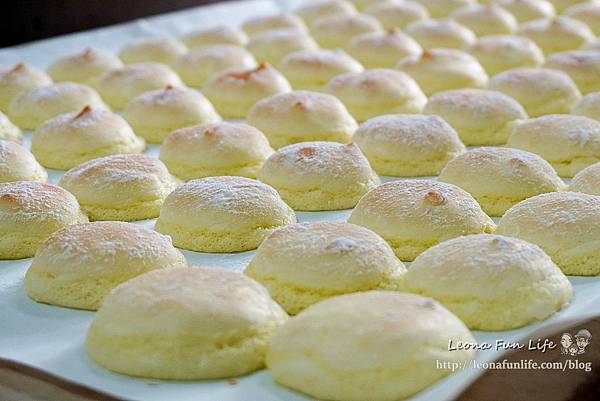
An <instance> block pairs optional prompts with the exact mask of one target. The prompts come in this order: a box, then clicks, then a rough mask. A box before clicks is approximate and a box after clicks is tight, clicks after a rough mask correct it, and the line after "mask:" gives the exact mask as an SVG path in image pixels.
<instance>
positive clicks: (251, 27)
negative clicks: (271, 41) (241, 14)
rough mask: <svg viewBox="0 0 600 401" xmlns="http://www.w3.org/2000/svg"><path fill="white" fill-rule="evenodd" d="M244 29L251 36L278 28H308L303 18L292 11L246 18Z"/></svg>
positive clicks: (301, 29)
mask: <svg viewBox="0 0 600 401" xmlns="http://www.w3.org/2000/svg"><path fill="white" fill-rule="evenodd" d="M242 29H243V30H244V32H246V34H248V36H250V37H252V36H255V35H258V34H261V33H264V32H267V31H273V30H277V29H295V30H299V31H306V30H307V28H306V25H305V24H304V21H302V18H300V17H299V16H297V15H295V14H291V13H281V14H273V15H267V16H260V17H254V18H251V19H249V20H246V21H245V22H244V23H243V24H242Z"/></svg>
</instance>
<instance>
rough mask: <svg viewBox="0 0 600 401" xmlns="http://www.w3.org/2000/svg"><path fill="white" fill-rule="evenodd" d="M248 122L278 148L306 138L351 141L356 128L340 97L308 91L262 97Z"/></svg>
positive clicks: (249, 115) (308, 139) (303, 140)
mask: <svg viewBox="0 0 600 401" xmlns="http://www.w3.org/2000/svg"><path fill="white" fill-rule="evenodd" d="M246 122H247V123H248V124H250V125H253V126H255V127H256V128H258V129H259V130H261V131H262V132H263V133H264V134H265V136H266V137H267V138H268V139H269V143H270V144H271V146H272V147H273V148H275V149H278V148H280V147H282V146H285V145H289V144H292V143H297V142H306V141H335V142H341V143H348V142H350V139H351V137H352V134H354V131H356V128H357V124H356V121H354V119H353V118H352V116H351V115H350V113H348V110H347V109H346V107H345V106H344V104H343V103H342V102H341V101H340V100H339V99H338V98H336V97H335V96H332V95H329V94H325V93H318V92H309V91H293V92H288V93H281V94H279V95H274V96H271V97H268V98H266V99H263V100H261V101H260V102H258V103H256V104H255V105H254V107H252V109H251V110H250V112H249V113H248V116H247V118H246Z"/></svg>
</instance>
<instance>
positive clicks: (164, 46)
mask: <svg viewBox="0 0 600 401" xmlns="http://www.w3.org/2000/svg"><path fill="white" fill-rule="evenodd" d="M185 53H187V48H186V47H185V45H184V44H183V43H182V42H180V41H179V40H177V39H171V38H153V39H144V40H140V41H137V42H133V43H130V44H128V45H127V46H125V47H124V48H123V49H121V51H120V52H119V58H120V59H121V60H122V61H123V62H124V63H125V64H136V63H145V62H155V63H163V64H173V62H174V61H175V60H176V59H177V58H178V57H180V56H182V55H183V54H185Z"/></svg>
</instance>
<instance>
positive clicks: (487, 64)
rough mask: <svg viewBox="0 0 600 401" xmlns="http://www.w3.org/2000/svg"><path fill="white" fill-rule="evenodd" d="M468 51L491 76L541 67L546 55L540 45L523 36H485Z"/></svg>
mask: <svg viewBox="0 0 600 401" xmlns="http://www.w3.org/2000/svg"><path fill="white" fill-rule="evenodd" d="M468 51H469V53H471V55H472V56H474V57H475V58H476V59H477V60H478V61H479V63H480V64H481V66H482V67H483V68H484V69H485V72H487V73H488V75H490V76H492V75H496V74H498V73H500V72H502V71H506V70H510V69H513V68H518V67H532V68H534V67H539V66H540V65H541V64H542V63H543V62H544V53H543V52H542V50H541V49H540V48H539V47H538V45H536V44H535V42H534V41H533V40H531V39H529V38H525V37H523V36H516V35H490V36H484V37H482V38H480V39H479V40H477V42H475V43H474V44H473V45H472V46H470V47H469V49H468Z"/></svg>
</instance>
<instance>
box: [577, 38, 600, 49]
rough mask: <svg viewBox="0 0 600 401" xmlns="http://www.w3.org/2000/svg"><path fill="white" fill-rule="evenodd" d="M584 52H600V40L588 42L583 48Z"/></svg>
mask: <svg viewBox="0 0 600 401" xmlns="http://www.w3.org/2000/svg"><path fill="white" fill-rule="evenodd" d="M581 49H582V50H600V38H596V39H594V40H592V41H591V42H587V43H586V44H585V45H583V46H581Z"/></svg>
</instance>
